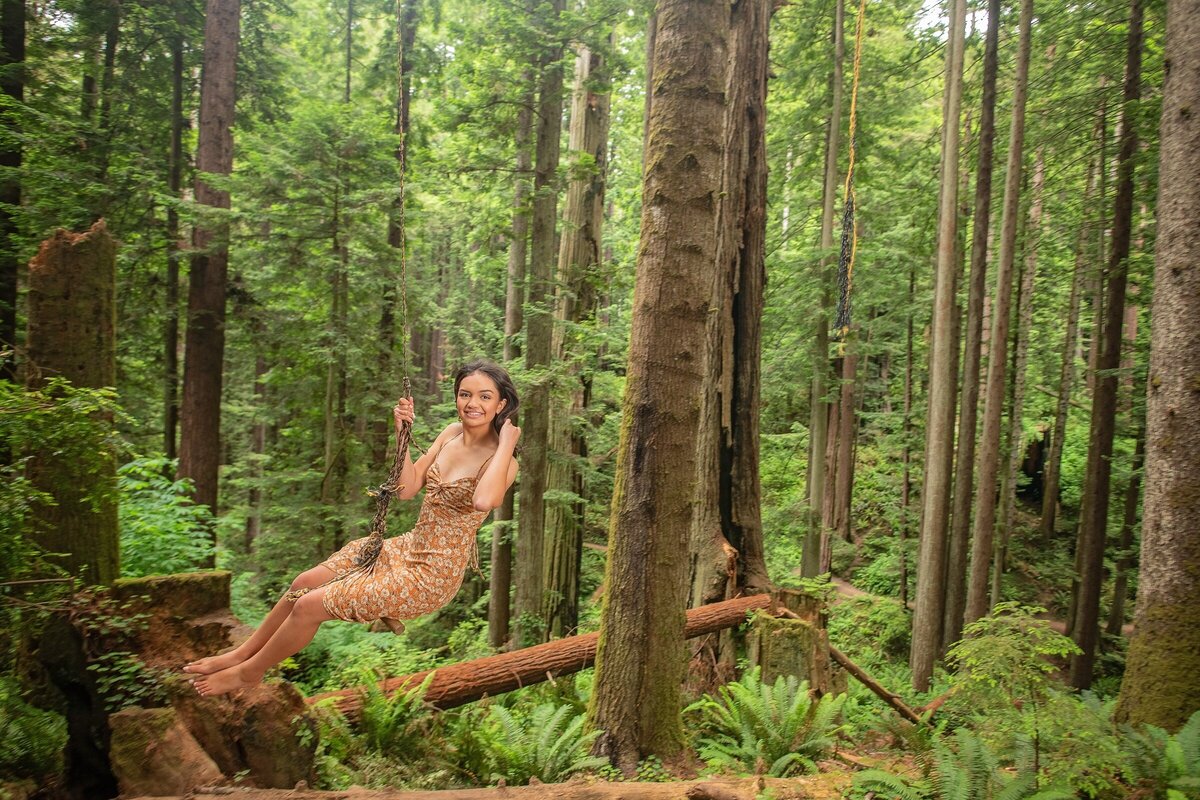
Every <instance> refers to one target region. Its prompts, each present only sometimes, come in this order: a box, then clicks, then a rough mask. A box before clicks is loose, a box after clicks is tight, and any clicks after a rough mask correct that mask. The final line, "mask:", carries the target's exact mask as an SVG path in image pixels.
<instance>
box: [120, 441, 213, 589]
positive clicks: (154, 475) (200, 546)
mask: <svg viewBox="0 0 1200 800" xmlns="http://www.w3.org/2000/svg"><path fill="white" fill-rule="evenodd" d="M174 472H175V464H174V463H173V462H170V461H168V460H167V459H166V458H162V457H153V458H138V459H134V460H133V461H130V462H129V463H127V464H124V465H123V466H121V467H120V469H118V470H117V488H118V489H119V491H120V492H121V497H120V505H119V506H118V510H119V512H118V513H119V520H120V526H121V575H122V576H123V577H127V578H136V577H141V576H143V575H166V574H170V573H173V572H189V571H191V570H194V569H198V568H200V567H201V566H203V565H204V564H205V563H206V562H207V560H208V559H209V558H211V557H212V553H213V545H212V540H211V535H210V533H209V530H210V528H211V525H212V514H211V513H210V512H209V510H208V507H207V506H202V505H197V504H195V503H193V502H192V501H191V499H190V495H191V484H190V482H189V481H187V480H172V479H171V478H168V477H167V475H168V474H174Z"/></svg>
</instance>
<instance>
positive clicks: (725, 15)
mask: <svg viewBox="0 0 1200 800" xmlns="http://www.w3.org/2000/svg"><path fill="white" fill-rule="evenodd" d="M728 26H729V6H728V4H726V3H720V2H715V0H699V1H698V0H687V1H686V2H685V1H684V0H661V2H660V3H659V5H658V30H657V36H656V46H655V54H654V75H655V85H654V87H653V102H652V105H651V118H650V124H649V135H648V140H647V142H646V169H645V172H644V177H643V192H642V195H643V202H642V227H641V242H640V245H639V251H638V269H637V280H636V285H635V288H634V307H633V330H632V335H631V340H630V345H629V362H628V365H629V366H628V372H627V376H628V377H627V382H626V388H625V399H624V403H623V405H624V414H623V419H622V425H621V443H620V446H619V448H618V455H617V472H616V485H615V487H614V492H613V500H612V523H611V528H610V532H609V549H608V561H607V564H606V568H605V586H606V587H607V590H606V591H605V594H604V603H603V606H602V608H601V612H600V616H601V622H600V626H601V627H600V643H599V650H598V653H597V661H596V678H595V689H594V692H593V695H592V701H591V706H590V709H589V724H590V726H591V727H592V728H595V729H599V730H602V731H604V733H603V734H602V735H601V737H600V738H599V739H597V741H596V745H595V750H596V752H598V753H600V754H603V755H606V756H608V757H609V758H610V759H611V760H612V761H613V763H614V764H615V765H616V766H617V767H618V768H619V769H622V770H625V771H632V770H633V769H634V768H635V767H636V765H637V763H638V761H640V760H641V759H642V758H643V757H644V756H646V755H649V754H651V753H654V754H657V755H659V756H660V757H670V756H673V755H674V754H676V753H678V752H679V751H680V750H681V749H682V747H683V730H682V728H681V724H680V715H679V711H680V702H681V697H680V684H681V683H682V680H683V675H684V665H685V661H684V643H683V628H684V614H685V609H686V607H687V570H688V565H687V561H686V559H683V558H680V557H679V555H680V554H681V553H683V552H686V551H687V547H688V536H689V533H690V530H691V526H692V504H693V502H694V500H695V491H694V485H693V481H694V479H695V478H694V477H693V476H695V475H696V469H697V458H696V456H697V448H696V439H697V436H698V435H699V422H700V419H701V416H702V410H703V408H702V404H701V398H702V397H703V396H704V395H705V394H706V386H705V380H706V378H707V375H708V367H707V364H706V363H705V360H706V347H705V346H704V345H705V341H706V333H705V332H706V327H707V324H708V318H709V316H710V314H709V304H710V302H711V299H712V291H713V285H714V281H715V279H716V256H717V236H716V232H717V211H718V206H719V202H720V194H721V188H722V183H721V172H722V160H723V152H722V151H723V144H724V141H723V130H724V120H725V109H726V96H725V66H726V63H727V62H726V58H727V52H728V38H727V37H728Z"/></svg>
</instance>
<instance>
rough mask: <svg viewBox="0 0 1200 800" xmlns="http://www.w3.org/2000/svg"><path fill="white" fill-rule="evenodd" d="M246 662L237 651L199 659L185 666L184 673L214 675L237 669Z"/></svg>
mask: <svg viewBox="0 0 1200 800" xmlns="http://www.w3.org/2000/svg"><path fill="white" fill-rule="evenodd" d="M245 660H246V658H245V657H244V656H242V655H240V654H239V653H238V651H237V650H236V649H235V650H230V651H229V652H228V653H221V654H219V655H215V656H209V657H208V658H200V659H197V660H195V661H193V662H191V663H190V664H188V665H187V666H185V667H184V668H183V671H184V672H187V673H190V674H192V675H212V674H213V673H214V672H220V671H221V670H223V669H229V668H230V667H235V666H237V665H238V664H240V663H242V662H243V661H245Z"/></svg>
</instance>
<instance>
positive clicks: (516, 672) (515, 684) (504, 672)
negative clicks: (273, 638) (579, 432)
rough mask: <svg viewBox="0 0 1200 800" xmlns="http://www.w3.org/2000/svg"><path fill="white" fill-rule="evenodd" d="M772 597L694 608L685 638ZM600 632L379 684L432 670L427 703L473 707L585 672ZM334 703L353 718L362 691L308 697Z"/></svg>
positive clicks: (408, 684)
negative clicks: (483, 700)
mask: <svg viewBox="0 0 1200 800" xmlns="http://www.w3.org/2000/svg"><path fill="white" fill-rule="evenodd" d="M773 603H774V601H773V599H772V598H771V596H770V595H766V594H756V595H751V596H749V597H738V598H734V599H733V600H726V601H724V602H722V603H712V604H710V605H707V606H701V607H699V608H693V609H692V610H690V611H688V613H687V628H686V629H685V633H684V635H685V636H686V637H687V638H689V639H690V638H692V637H693V636H702V635H704V634H706V633H712V632H714V631H719V630H722V629H724V628H730V627H733V626H734V625H737V624H739V623H741V622H743V621H745V619H746V615H747V614H749V613H750V612H751V611H755V610H758V609H767V608H771V607H773ZM598 639H599V634H596V633H585V634H582V635H580V636H570V637H567V638H565V639H556V640H554V641H553V642H547V643H546V644H539V645H536V646H534V647H526V648H523V649H521V650H514V651H512V652H510V653H499V654H497V655H494V656H487V657H485V658H477V659H475V660H474V661H464V662H462V663H459V664H449V665H447V666H444V667H439V668H438V669H436V670H425V671H423V672H416V673H413V674H411V675H401V676H399V677H396V678H389V679H388V680H385V681H382V682H381V683H380V684H379V688H380V689H381V690H382V691H383V692H384V693H385V694H389V695H390V694H392V693H394V692H397V691H402V690H405V689H411V688H414V687H417V686H420V685H421V683H422V681H424V680H425V678H426V677H428V675H429V673H430V672H433V673H434V676H433V680H432V682H431V683H430V684H429V688H428V690H426V693H425V701H426V702H428V703H430V704H432V705H434V706H435V707H437V708H442V709H446V708H454V707H455V706H461V705H463V704H465V703H470V702H472V701H475V700H479V699H480V698H482V697H484V696H487V695H495V694H503V693H504V692H511V691H512V690H514V689H519V688H521V687H522V686H528V685H529V684H531V683H540V682H541V681H544V680H546V679H547V678H554V677H558V676H560V675H569V674H571V673H573V672H578V671H579V670H581V669H586V668H588V667H590V666H591V665H592V663H593V662H594V661H595V659H596V642H597V640H598ZM330 699H332V701H333V704H334V706H335V707H336V708H337V709H338V710H339V711H341V712H342V713H343V714H347V715H350V716H353V715H355V714H357V713H358V712H359V711H360V710H361V709H362V700H363V697H362V691H361V690H360V689H359V688H358V687H355V688H352V689H340V690H338V691H335V692H325V693H324V694H318V695H314V696H313V697H310V698H308V702H309V703H318V702H321V701H323V700H330Z"/></svg>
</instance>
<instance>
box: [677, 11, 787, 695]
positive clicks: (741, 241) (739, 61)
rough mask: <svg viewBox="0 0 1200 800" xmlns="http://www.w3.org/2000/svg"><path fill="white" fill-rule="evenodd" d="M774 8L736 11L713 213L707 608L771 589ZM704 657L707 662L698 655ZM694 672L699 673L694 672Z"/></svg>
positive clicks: (699, 584)
mask: <svg viewBox="0 0 1200 800" xmlns="http://www.w3.org/2000/svg"><path fill="white" fill-rule="evenodd" d="M770 19H771V5H770V3H769V2H766V0H746V1H745V2H741V3H738V4H736V5H735V6H731V7H730V18H729V22H728V28H729V31H730V38H729V59H728V65H729V67H728V72H727V76H726V82H725V93H726V98H727V101H726V108H727V109H728V111H727V114H726V117H725V120H724V146H723V147H724V167H723V170H722V174H723V178H722V181H723V182H722V190H721V194H720V202H719V205H718V210H717V253H716V264H717V278H716V282H715V284H714V293H713V296H712V299H711V301H710V303H709V307H710V308H711V309H713V312H712V313H711V314H710V315H709V320H708V326H707V348H708V350H707V355H706V363H707V365H708V370H707V373H708V374H707V377H706V379H705V382H704V383H705V386H706V387H707V388H706V390H705V391H704V398H703V400H702V404H703V410H702V412H701V414H702V421H701V423H700V424H701V428H700V432H699V435H698V437H697V440H696V447H697V454H696V460H697V463H698V465H699V466H698V472H697V479H696V482H695V490H696V498H695V504H694V506H693V519H692V530H691V534H690V537H689V561H690V563H691V574H690V576H689V583H690V585H691V590H690V596H689V600H688V605H690V606H692V607H696V606H701V605H707V604H709V603H714V602H718V601H720V600H725V599H728V598H730V597H733V596H735V595H737V594H739V593H742V592H750V593H753V592H757V591H763V590H765V589H766V588H768V587H769V586H770V580H769V578H768V577H767V571H766V563H765V561H764V558H763V539H762V517H761V511H760V508H761V490H760V483H759V475H758V438H759V437H758V409H759V384H760V380H759V362H760V359H761V331H762V307H763V288H764V285H765V282H766V271H765V264H766V205H767V159H766V129H765V121H766V98H767V63H768V62H767V44H768V42H767V29H768V26H769V23H770ZM734 650H735V648H734V643H733V639H732V636H731V635H729V634H722V635H721V636H720V637H716V636H710V637H708V638H706V639H705V640H704V641H702V642H699V643H697V645H695V646H693V648H692V663H693V664H694V665H697V666H698V665H699V664H705V665H707V666H709V667H711V668H712V669H711V671H710V672H709V673H708V674H706V675H697V674H693V675H692V676H691V679H692V685H693V686H702V685H707V686H714V685H717V684H718V683H724V682H725V681H727V680H729V679H731V678H732V677H733V674H734V667H735V664H736V660H737V655H736V653H735V652H734ZM701 652H703V655H700V654H701ZM693 672H694V671H693Z"/></svg>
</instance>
